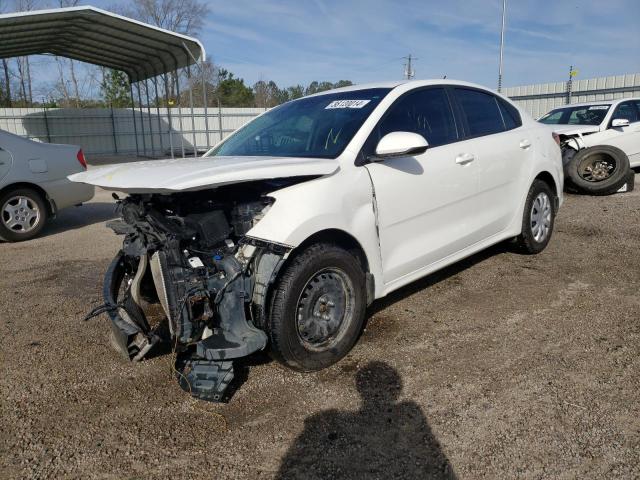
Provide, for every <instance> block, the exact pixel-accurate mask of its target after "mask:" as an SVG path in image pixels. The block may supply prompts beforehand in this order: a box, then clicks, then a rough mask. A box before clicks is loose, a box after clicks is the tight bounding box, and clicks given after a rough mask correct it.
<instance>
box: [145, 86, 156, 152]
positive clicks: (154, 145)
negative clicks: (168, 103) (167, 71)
mask: <svg viewBox="0 0 640 480" xmlns="http://www.w3.org/2000/svg"><path fill="white" fill-rule="evenodd" d="M144 92H145V95H146V96H147V119H148V120H149V134H150V136H151V156H152V157H153V156H154V155H155V153H156V141H155V140H154V139H153V123H151V101H150V100H149V82H148V79H146V78H145V79H144Z"/></svg>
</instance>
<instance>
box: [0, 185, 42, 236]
mask: <svg viewBox="0 0 640 480" xmlns="http://www.w3.org/2000/svg"><path fill="white" fill-rule="evenodd" d="M0 215H1V217H0V240H5V241H7V242H21V241H23V240H29V239H31V238H33V237H35V236H36V235H38V234H39V233H40V231H41V230H42V228H43V227H44V224H45V222H46V220H47V216H48V212H47V207H46V205H45V203H44V199H43V198H42V196H41V195H40V194H39V193H38V192H36V191H35V190H32V189H30V188H15V189H12V190H8V191H6V192H4V193H3V194H2V195H0Z"/></svg>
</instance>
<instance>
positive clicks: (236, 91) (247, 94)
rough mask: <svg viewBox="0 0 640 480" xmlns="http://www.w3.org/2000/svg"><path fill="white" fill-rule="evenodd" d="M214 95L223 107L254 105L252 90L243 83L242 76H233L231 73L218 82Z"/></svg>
mask: <svg viewBox="0 0 640 480" xmlns="http://www.w3.org/2000/svg"><path fill="white" fill-rule="evenodd" d="M215 95H216V97H217V98H218V100H219V101H220V105H222V106H223V107H252V106H253V105H254V98H253V90H251V89H250V88H249V87H247V86H246V85H245V84H244V80H243V79H242V78H234V77H233V73H230V74H229V75H228V76H227V77H226V78H225V79H224V80H221V81H220V82H219V83H218V87H217V88H216V92H215Z"/></svg>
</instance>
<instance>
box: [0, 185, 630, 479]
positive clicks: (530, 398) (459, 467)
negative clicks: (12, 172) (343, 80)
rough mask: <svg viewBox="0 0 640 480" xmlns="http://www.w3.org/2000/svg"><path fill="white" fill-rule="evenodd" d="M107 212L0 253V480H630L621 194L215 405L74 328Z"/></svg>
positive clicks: (578, 210) (97, 271)
mask: <svg viewBox="0 0 640 480" xmlns="http://www.w3.org/2000/svg"><path fill="white" fill-rule="evenodd" d="M636 183H638V184H640V178H637V180H636ZM111 215H112V206H111V201H110V198H109V195H108V194H107V193H106V192H100V193H99V195H98V196H97V197H96V199H95V200H94V201H93V202H92V203H90V204H88V205H85V206H83V207H80V208H77V209H72V210H70V211H66V212H63V213H62V214H61V215H60V216H59V218H58V219H57V220H56V221H55V222H54V223H52V224H51V225H50V226H49V227H48V229H47V230H46V232H45V235H44V236H43V237H42V238H39V239H36V240H33V241H31V242H28V243H23V244H2V245H0V269H1V270H0V302H1V303H0V305H1V306H2V309H1V312H2V313H1V318H2V321H1V324H0V343H1V357H0V362H1V365H2V378H1V379H0V388H1V399H2V405H1V407H2V411H1V412H0V413H1V421H0V422H1V423H0V436H1V437H0V477H1V478H67V477H68V478H114V479H115V478H118V479H120V478H175V479H178V478H341V477H343V476H346V477H349V478H352V477H353V478H427V475H426V473H431V474H432V475H433V476H434V477H437V478H454V477H457V478H473V479H475V478H482V477H485V478H639V477H640V401H639V399H638V392H639V391H640V295H639V290H640V248H639V247H640V190H636V191H635V192H632V193H628V194H620V195H615V196H610V197H604V198H594V197H578V196H568V198H567V201H566V203H565V205H564V207H563V208H562V210H561V212H560V215H559V218H558V221H557V225H556V231H555V234H554V238H553V239H552V242H551V244H550V246H549V248H548V249H547V250H546V251H545V252H544V253H543V254H541V255H539V256H535V257H529V256H522V255H518V254H516V253H512V252H511V251H510V250H509V249H508V248H506V247H504V246H498V247H495V248H493V249H491V250H490V251H488V252H486V253H483V254H480V255H476V256H474V257H472V258H470V259H468V260H467V261H465V262H463V263H461V264H459V265H456V266H454V267H452V268H449V269H447V270H446V271H444V272H441V273H439V274H436V275H433V276H431V277H429V278H427V279H425V280H423V281H420V282H418V283H417V284H415V285H412V286H410V287H409V288H405V289H403V290H402V291H400V292H398V293H397V294H394V295H393V296H392V297H391V298H389V299H386V300H384V301H382V302H378V303H376V304H374V307H373V308H372V309H371V311H370V313H369V321H368V325H367V328H366V330H365V331H364V333H363V335H362V338H361V339H360V342H359V343H358V345H357V346H356V348H355V349H354V350H353V352H352V353H351V354H350V355H349V356H348V357H347V358H346V359H344V360H343V361H342V362H340V363H339V364H338V365H336V366H334V367H333V368H330V369H328V370H326V371H323V372H320V373H317V374H311V375H302V374H298V373H293V372H290V371H287V370H284V369H282V368H281V367H279V366H278V365H277V364H276V363H274V362H271V361H269V359H268V357H266V356H257V357H255V358H253V359H251V360H250V361H249V362H247V363H246V365H245V369H246V370H248V372H247V378H246V380H245V381H244V383H243V384H242V385H240V387H239V388H238V390H237V391H236V393H235V395H234V396H233V398H232V400H231V402H230V403H229V404H226V405H216V404H209V403H204V402H199V401H195V400H193V399H191V398H190V397H189V396H188V395H187V394H185V393H184V392H183V391H182V390H180V389H179V387H178V385H177V383H176V381H175V380H174V379H173V377H172V375H171V373H170V370H169V365H170V363H169V362H170V357H169V356H162V357H158V358H155V359H153V360H150V361H146V362H144V363H142V364H140V365H130V364H127V363H124V361H122V360H121V359H120V358H119V357H118V356H117V354H116V353H115V352H114V351H113V350H112V349H111V348H110V347H109V345H108V340H107V337H108V328H109V327H108V324H107V320H106V317H104V316H103V317H100V318H98V319H94V320H93V321H91V322H89V323H83V322H82V320H81V319H82V316H83V315H84V314H85V313H86V312H87V311H88V310H89V309H90V308H91V307H93V306H95V305H97V304H99V303H100V302H101V282H102V275H103V272H104V270H105V268H106V266H107V264H108V263H109V261H110V260H111V258H112V256H113V254H114V253H115V251H116V250H117V248H118V245H119V239H118V238H117V237H116V236H115V235H113V234H112V233H111V231H110V230H108V229H107V228H106V227H105V226H104V221H105V220H106V219H107V218H109V217H110V216H111Z"/></svg>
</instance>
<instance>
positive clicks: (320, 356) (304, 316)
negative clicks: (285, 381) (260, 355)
mask: <svg viewBox="0 0 640 480" xmlns="http://www.w3.org/2000/svg"><path fill="white" fill-rule="evenodd" d="M365 309H366V286H365V273H364V271H363V269H362V266H361V264H360V261H359V260H358V259H357V258H356V257H355V256H354V255H353V254H351V253H350V252H348V251H346V250H344V249H342V248H340V247H338V246H336V245H332V244H327V243H319V244H316V245H312V246H310V247H308V248H307V249H305V250H303V251H302V252H300V253H299V254H297V255H295V256H294V257H293V258H292V259H291V261H290V263H289V264H288V265H285V267H284V269H283V271H282V273H281V275H280V277H279V279H278V281H277V283H276V286H275V289H274V291H273V294H272V299H271V308H270V314H269V318H268V319H267V328H266V330H267V335H268V336H269V340H270V351H271V355H272V356H273V357H274V358H275V359H276V360H278V361H279V362H280V363H282V364H283V365H285V366H287V367H289V368H291V369H293V370H298V371H315V370H321V369H323V368H326V367H329V366H330V365H333V364H334V363H336V362H337V361H339V360H340V359H341V358H342V357H344V356H345V355H346V354H347V353H349V351H350V350H351V348H352V347H353V345H354V343H355V342H356V340H357V339H358V336H359V334H360V331H361V329H362V324H363V322H364V316H365Z"/></svg>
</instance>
